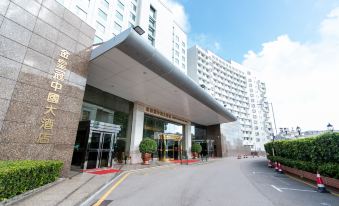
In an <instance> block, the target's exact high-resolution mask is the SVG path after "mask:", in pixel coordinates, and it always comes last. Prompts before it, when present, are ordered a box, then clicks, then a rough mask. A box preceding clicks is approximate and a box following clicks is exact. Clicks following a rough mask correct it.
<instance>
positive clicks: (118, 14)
mask: <svg viewBox="0 0 339 206" xmlns="http://www.w3.org/2000/svg"><path fill="white" fill-rule="evenodd" d="M115 16H116V17H117V18H118V19H119V20H120V21H122V20H123V19H124V17H123V16H122V14H121V13H120V12H118V11H115Z"/></svg>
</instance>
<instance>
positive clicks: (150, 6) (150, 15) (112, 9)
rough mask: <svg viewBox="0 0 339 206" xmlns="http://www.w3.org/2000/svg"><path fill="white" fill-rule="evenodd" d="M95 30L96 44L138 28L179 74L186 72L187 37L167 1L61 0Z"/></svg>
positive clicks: (59, 0)
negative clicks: (142, 30)
mask: <svg viewBox="0 0 339 206" xmlns="http://www.w3.org/2000/svg"><path fill="white" fill-rule="evenodd" d="M58 2H59V3H61V4H63V5H64V6H65V7H66V8H68V9H69V10H70V11H72V12H73V13H75V14H76V15H77V16H79V17H80V18H81V19H82V20H83V21H85V22H86V23H88V24H89V25H90V26H92V27H93V28H95V36H94V43H100V42H103V41H107V40H109V39H111V38H112V37H114V36H116V35H118V34H119V33H121V32H122V31H124V30H126V29H128V28H130V27H132V28H133V27H135V26H140V27H141V28H142V29H144V30H145V32H146V33H145V34H144V35H142V37H143V38H145V39H147V40H148V41H149V43H150V44H152V45H153V46H154V47H155V48H156V49H157V50H158V51H159V52H160V53H161V54H162V55H164V56H165V57H166V58H168V59H169V60H170V61H171V62H172V63H173V64H174V65H175V66H176V67H177V68H179V69H180V71H182V72H184V73H186V71H187V54H186V51H187V35H186V32H185V31H184V30H183V28H182V26H180V25H179V24H178V23H177V21H176V19H175V15H174V14H173V13H172V11H171V10H170V8H169V6H168V5H167V4H166V2H165V1H164V0H91V1H89V0H76V1H74V0H58Z"/></svg>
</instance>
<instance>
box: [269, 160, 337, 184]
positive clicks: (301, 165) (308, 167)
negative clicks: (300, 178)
mask: <svg viewBox="0 0 339 206" xmlns="http://www.w3.org/2000/svg"><path fill="white" fill-rule="evenodd" d="M267 158H268V159H269V160H271V161H272V162H275V161H277V162H280V163H281V164H283V165H286V166H288V167H293V168H296V169H299V170H303V171H307V172H312V173H316V172H317V171H319V173H320V174H321V175H323V176H327V177H331V178H336V179H339V164H338V163H323V164H319V163H314V162H307V161H300V160H292V159H287V158H283V157H279V156H267Z"/></svg>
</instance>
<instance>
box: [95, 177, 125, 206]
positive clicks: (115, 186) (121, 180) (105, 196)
mask: <svg viewBox="0 0 339 206" xmlns="http://www.w3.org/2000/svg"><path fill="white" fill-rule="evenodd" d="M129 174H130V173H126V174H125V175H124V176H123V177H122V178H121V179H120V180H119V181H118V182H116V183H115V184H114V185H113V186H112V187H111V188H110V189H109V190H108V191H107V192H106V193H105V194H104V195H103V196H101V198H100V199H99V200H98V201H97V202H96V203H95V204H94V205H93V206H100V205H101V203H102V202H103V201H104V200H105V199H106V198H107V196H108V195H109V194H111V193H112V192H113V190H114V189H115V188H117V187H118V186H119V185H120V184H121V183H122V182H123V181H124V180H125V179H126V178H127V177H128V175H129Z"/></svg>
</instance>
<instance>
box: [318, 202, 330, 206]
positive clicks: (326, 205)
mask: <svg viewBox="0 0 339 206" xmlns="http://www.w3.org/2000/svg"><path fill="white" fill-rule="evenodd" d="M320 204H321V205H324V206H331V204H328V203H326V202H322V203H320Z"/></svg>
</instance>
